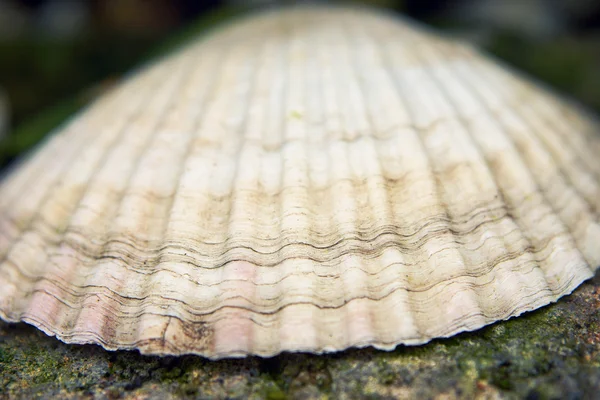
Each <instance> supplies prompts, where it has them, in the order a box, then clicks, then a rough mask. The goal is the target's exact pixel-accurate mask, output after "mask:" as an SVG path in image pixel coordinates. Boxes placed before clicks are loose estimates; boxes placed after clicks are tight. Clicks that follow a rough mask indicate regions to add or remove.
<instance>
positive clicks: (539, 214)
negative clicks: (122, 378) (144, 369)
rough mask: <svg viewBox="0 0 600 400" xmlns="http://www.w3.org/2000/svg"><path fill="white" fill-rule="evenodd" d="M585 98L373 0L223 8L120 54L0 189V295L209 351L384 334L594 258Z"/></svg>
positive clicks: (49, 319) (148, 345)
mask: <svg viewBox="0 0 600 400" xmlns="http://www.w3.org/2000/svg"><path fill="white" fill-rule="evenodd" d="M598 131H600V128H599V124H598V122H597V121H596V120H594V119H593V117H591V116H589V115H586V114H585V113H584V112H583V111H581V110H579V109H578V108H577V107H576V106H574V105H571V104H569V103H567V102H566V101H564V100H561V99H559V98H557V97H556V96H554V95H553V94H551V93H549V92H548V91H547V90H544V89H542V88H540V87H539V86H538V85H537V84H535V83H532V82H530V81H529V80H528V79H525V78H523V77H520V76H518V75H517V74H516V73H514V72H512V71H510V70H508V69H506V68H505V67H502V66H499V65H498V63H497V62H495V61H493V60H490V59H489V58H486V57H485V56H482V55H481V54H479V52H478V51H476V50H474V49H472V48H470V47H469V46H467V45H464V44H461V43H456V42H454V41H451V40H448V39H445V38H442V37H439V36H437V35H436V34H434V33H430V32H429V31H427V30H425V29H424V28H421V27H419V26H415V25H414V24H413V23H411V22H408V21H404V20H402V19H398V18H392V17H389V16H386V15H383V14H380V13H378V12H375V11H368V10H364V9H353V8H324V7H321V8H319V7H317V8H314V7H304V8H293V9H286V10H283V11H281V10H280V11H268V12H264V13H261V14H258V15H254V16H251V17H248V18H244V19H242V20H239V21H237V22H235V23H233V24H231V25H229V26H227V27H225V28H223V29H221V30H218V31H217V32H214V33H213V34H211V35H210V36H208V37H207V38H205V39H202V40H200V41H198V42H195V43H192V44H190V45H189V46H188V47H185V48H183V49H182V50H180V51H179V52H177V53H175V54H174V55H172V56H169V57H168V58H166V59H163V60H160V61H159V62H156V63H154V64H153V65H150V66H148V67H147V68H144V69H143V70H141V71H138V72H137V73H136V74H134V75H133V76H131V77H130V78H129V79H127V81H126V82H124V83H123V84H122V85H120V86H119V87H118V88H116V89H115V90H113V91H112V92H110V93H108V94H106V95H105V96H104V97H102V98H101V99H99V100H98V101H97V102H96V103H95V104H93V105H92V106H90V107H89V109H88V110H86V111H85V112H83V113H81V114H80V115H79V116H77V117H76V118H75V119H74V120H72V121H71V122H70V123H68V124H67V125H66V126H64V127H62V128H60V129H58V131H57V132H56V133H55V134H54V135H53V136H52V137H51V139H49V140H48V141H47V142H46V143H45V144H43V145H42V146H41V147H40V148H39V149H38V150H37V151H36V152H35V153H33V154H32V155H31V156H29V157H28V158H27V159H26V160H24V161H23V162H21V163H20V165H18V166H17V167H15V168H13V170H12V171H11V172H9V173H8V174H7V176H5V178H4V179H3V181H2V184H1V187H0V232H1V233H0V260H1V261H0V288H1V293H0V316H1V317H2V318H3V319H4V320H6V321H13V322H16V321H25V322H27V323H30V324H33V325H35V326H36V327H38V328H39V329H41V330H42V331H44V332H46V333H47V334H49V335H55V336H56V337H57V338H59V339H60V340H62V341H65V342H67V343H96V344H99V345H101V346H103V347H104V348H106V349H109V350H115V349H139V350H140V351H141V352H142V353H146V354H184V353H195V354H200V355H203V356H206V357H210V358H215V359H216V358H223V357H232V356H244V355H250V354H254V355H260V356H272V355H275V354H278V353H280V352H282V351H308V352H314V353H323V352H331V351H337V350H342V349H346V348H349V347H353V346H354V347H364V346H374V347H376V348H379V349H386V350H389V349H393V348H394V347H395V346H397V345H398V344H406V345H417V344H422V343H425V342H428V341H429V340H431V339H432V338H439V337H447V336H451V335H454V334H456V333H459V332H463V331H470V330H475V329H478V328H480V327H482V326H484V325H486V324H490V323H493V322H495V321H499V320H504V319H507V318H510V317H513V316H516V315H519V314H521V313H523V312H526V311H530V310H534V309H537V308H539V307H542V306H544V305H547V304H549V303H551V302H554V301H556V300H557V299H558V298H560V297H561V296H564V295H566V294H568V293H570V292H571V291H573V290H574V289H575V288H576V287H577V286H578V285H579V284H581V283H582V282H583V281H584V280H586V279H588V278H590V277H592V276H593V274H594V272H595V269H596V268H597V267H598V265H599V264H600V225H599V216H598V215H599V214H598V212H599V208H600V182H599V177H600V158H599V157H598V154H600V138H599V135H598V134H597V133H598Z"/></svg>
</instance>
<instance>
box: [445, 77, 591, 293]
mask: <svg viewBox="0 0 600 400" xmlns="http://www.w3.org/2000/svg"><path fill="white" fill-rule="evenodd" d="M454 70H455V72H456V77H457V79H458V80H459V82H461V84H462V85H463V86H464V87H465V89H466V90H468V91H469V92H470V93H471V94H472V95H473V96H475V98H476V99H478V100H480V102H481V103H482V104H483V105H484V107H485V110H486V113H487V115H489V116H491V115H492V113H493V109H492V108H491V106H490V105H489V104H488V101H487V100H486V98H485V97H483V96H482V95H481V94H480V93H479V91H478V90H477V88H475V87H473V86H472V84H469V79H465V78H464V76H463V70H460V69H457V68H456V66H454ZM469 76H470V77H471V78H473V77H474V76H476V73H475V72H471V73H470V74H469ZM486 82H489V81H486ZM490 121H491V122H492V123H494V124H495V125H496V126H497V128H498V129H500V131H501V132H503V133H504V137H505V138H506V139H507V140H508V142H509V144H510V146H511V148H512V149H513V151H514V152H515V154H517V155H518V157H519V159H520V160H521V161H522V162H523V163H524V164H525V165H528V166H531V164H530V161H528V160H527V159H526V158H525V157H524V156H523V153H522V152H521V151H520V148H519V147H518V146H517V145H516V143H515V140H514V138H513V135H512V132H511V130H510V129H509V128H508V127H505V126H504V124H503V123H501V122H500V121H497V120H495V119H493V118H490ZM488 165H489V168H492V166H491V165H490V164H489V163H488ZM492 171H493V168H492ZM523 171H525V173H526V174H527V175H528V176H529V177H530V180H531V181H532V182H533V183H534V184H535V189H536V192H537V193H539V194H541V196H542V201H543V203H544V204H545V205H546V206H547V207H548V209H549V211H550V214H549V215H554V216H556V217H558V222H559V223H560V225H561V229H562V231H563V232H564V233H566V234H567V235H568V237H569V238H570V240H571V241H572V243H575V238H574V236H573V233H572V232H571V230H570V229H569V228H568V227H567V225H566V224H565V222H564V221H563V219H562V217H561V211H563V210H564V207H566V205H565V206H564V207H561V208H558V209H557V208H556V206H555V205H553V204H551V203H550V202H549V200H548V198H547V195H546V194H545V191H543V190H542V188H541V186H540V185H541V184H540V182H539V180H538V177H537V176H535V175H534V174H532V173H531V172H530V171H531V170H523ZM525 201H526V199H525ZM523 203H524V201H521V202H520V203H516V204H512V207H510V208H513V209H515V210H518V209H520V208H521V206H522V205H523ZM513 215H514V214H513ZM513 218H514V221H515V222H516V223H517V224H519V218H518V217H516V216H514V217H513ZM542 218H544V217H542ZM540 221H541V218H540ZM533 225H534V226H535V225H537V223H536V222H534V223H533ZM520 228H521V231H522V232H524V231H525V230H524V228H523V226H522V225H521V226H520ZM522 236H523V238H524V239H525V240H527V242H529V248H530V249H533V250H534V251H533V254H535V253H537V252H536V251H535V249H536V247H537V246H534V245H533V243H531V240H530V239H529V238H528V237H527V236H525V235H522ZM556 237H557V236H551V237H550V239H549V242H547V243H546V244H545V245H544V248H546V247H547V246H548V243H550V242H551V241H552V239H553V238H556ZM572 243H571V246H570V247H571V248H572V249H574V250H576V251H577V252H578V253H579V255H580V258H581V260H586V258H585V257H584V255H583V254H582V252H581V251H580V250H579V248H578V247H577V246H573V244H572ZM540 266H541V264H540ZM586 266H587V268H589V265H587V263H586ZM544 277H545V279H546V280H547V277H546V272H545V271H544ZM586 279H587V278H586ZM578 284H579V283H578ZM552 292H553V297H554V299H553V301H555V299H556V298H557V297H558V296H559V293H564V288H561V289H556V290H554V289H553V290H552Z"/></svg>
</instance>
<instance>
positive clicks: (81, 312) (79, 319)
mask: <svg viewBox="0 0 600 400" xmlns="http://www.w3.org/2000/svg"><path fill="white" fill-rule="evenodd" d="M179 67H180V68H179V70H178V73H179V74H180V75H177V74H174V75H173V76H174V77H175V78H172V80H171V81H169V80H167V83H166V84H170V86H168V87H169V88H170V94H169V96H168V97H169V99H171V100H172V99H173V98H174V97H175V93H176V88H177V87H178V86H177V81H178V80H179V78H180V77H183V74H182V72H183V65H180V66H179ZM157 79H158V77H157ZM144 100H145V99H141V101H140V103H139V104H138V106H139V107H142V106H143V105H144V104H145V101H144ZM136 108H137V107H136ZM140 109H141V108H137V110H138V111H139V110H140ZM165 109H166V108H164V109H163V110H165ZM133 117H135V118H139V115H138V114H136V113H135V112H134V114H133ZM130 121H131V116H130V118H128V119H127V120H126V121H125V123H126V125H124V126H123V128H122V129H125V127H126V126H128V124H127V122H130ZM157 131H158V127H157V126H154V128H153V129H152V130H151V133H150V134H149V135H148V137H147V139H148V140H146V141H144V147H146V146H148V145H150V143H151V137H152V136H153V135H155V134H156V132H157ZM116 138H118V136H117V137H116ZM116 138H115V139H116ZM118 144H120V143H119V141H118V140H115V141H114V142H113V143H112V144H111V145H110V146H109V147H108V148H107V149H106V150H107V151H106V152H105V153H104V156H103V158H102V162H103V163H105V162H108V160H109V155H110V154H111V153H112V152H113V151H114V149H115V148H116V146H117V145H118ZM143 153H144V150H143V149H142V150H141V151H140V152H139V157H137V158H136V160H137V161H136V162H135V165H138V164H139V163H138V161H139V159H140V157H141V156H142V154H143ZM101 165H102V164H101ZM101 170H102V167H99V168H97V169H96V170H95V174H97V173H99V171H101ZM135 170H136V167H134V168H132V169H131V171H130V172H131V174H129V176H128V177H127V178H126V179H127V180H128V181H129V180H130V179H131V177H132V176H133V175H134V174H135ZM90 181H91V182H93V181H94V175H93V176H92V177H91V178H90ZM91 186H92V185H88V186H87V188H88V189H89V188H90V187H91ZM122 195H123V196H124V195H125V191H123V192H122ZM84 196H85V193H82V196H81V197H80V198H79V200H78V201H79V202H80V201H81V200H82V199H83V198H84ZM123 196H119V197H118V199H117V201H116V202H117V204H121V202H122V199H123ZM76 208H77V206H76ZM117 209H118V207H116V208H115V211H116V210H117ZM73 215H75V214H74V213H73V214H71V217H72V216H73ZM71 221H72V220H71V219H70V218H69V221H68V222H67V226H68V225H70V224H71ZM94 276H95V273H92V274H90V275H87V276H85V275H79V276H78V277H75V278H82V279H86V280H89V279H90V278H91V277H94ZM106 289H107V287H104V290H106ZM53 297H56V296H53ZM92 297H94V294H92V295H89V296H85V295H84V298H85V299H88V298H92ZM93 307H94V308H93V309H94V310H97V309H98V308H97V306H96V305H95V304H94V305H93ZM91 311H92V305H91V304H89V305H88V306H87V307H86V306H83V305H82V306H81V307H79V308H78V309H77V310H76V311H75V314H74V315H70V316H69V318H70V319H69V324H70V326H69V331H77V330H81V329H82V326H80V325H83V326H86V325H87V324H88V318H89V317H88V316H87V313H88V312H91ZM95 318H96V321H95V322H96V324H98V325H95V326H94V328H88V329H99V330H100V332H98V333H97V335H106V334H107V332H106V330H107V329H110V327H111V325H112V324H110V323H108V320H109V319H108V315H106V314H105V313H103V314H101V315H99V316H96V317H95ZM111 335H112V334H111V333H108V336H111Z"/></svg>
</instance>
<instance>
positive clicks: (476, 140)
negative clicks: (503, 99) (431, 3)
mask: <svg viewBox="0 0 600 400" xmlns="http://www.w3.org/2000/svg"><path fill="white" fill-rule="evenodd" d="M422 57H423V58H424V61H425V62H426V65H431V64H430V62H431V63H435V62H439V61H440V60H439V59H438V58H437V57H436V56H435V54H432V53H431V52H428V53H427V55H423V56H422ZM441 60H442V61H443V59H441ZM427 71H428V73H429V75H430V76H431V77H432V79H433V80H434V81H436V82H437V84H436V87H437V88H439V91H440V94H441V95H442V96H443V97H444V99H445V102H446V104H447V105H448V107H450V108H452V109H453V110H454V112H455V115H457V116H458V117H459V119H458V123H459V125H460V127H461V128H462V131H463V132H464V134H466V135H467V136H468V138H469V139H470V141H471V143H472V144H473V145H474V147H475V149H476V150H477V153H478V161H479V163H480V165H481V166H482V167H483V168H484V171H485V172H486V173H487V176H488V177H489V178H491V180H492V182H493V186H494V190H496V191H497V193H498V195H499V196H501V198H502V199H504V200H503V201H506V199H507V197H506V195H505V193H506V191H505V188H503V185H502V184H501V181H500V179H499V177H498V176H497V173H498V172H497V171H496V170H495V169H494V168H493V165H492V163H491V162H490V159H489V151H486V149H485V148H484V143H483V141H481V135H483V133H482V134H481V135H480V136H478V135H477V134H475V132H474V131H473V128H472V127H471V125H469V124H466V123H465V122H464V120H463V119H462V118H460V116H461V115H462V114H463V113H462V112H461V110H460V109H459V106H457V105H456V104H460V99H457V98H453V96H452V94H451V93H450V92H449V88H448V87H447V82H448V80H450V79H453V77H452V76H451V75H450V76H441V74H440V72H439V70H438V69H436V70H432V69H431V67H428V68H427ZM444 78H446V80H445V81H444ZM457 82H459V84H460V87H461V88H463V89H464V90H465V91H466V92H467V93H469V95H471V96H472V95H473V91H472V90H470V88H468V87H467V86H465V85H463V84H462V82H461V81H460V80H459V79H457ZM486 135H489V133H487V132H486ZM513 219H514V221H515V222H516V224H517V226H518V224H519V219H518V218H517V217H513ZM518 232H519V233H521V235H520V237H521V238H523V239H525V241H526V246H524V250H523V253H522V254H523V255H525V256H526V258H527V259H529V258H532V259H533V261H534V263H533V265H534V267H535V268H539V269H540V270H541V272H542V273H541V282H542V283H543V285H544V289H545V290H546V291H547V292H549V293H550V294H551V295H552V298H550V299H545V298H544V297H543V296H542V297H539V298H537V299H536V300H537V302H538V303H544V304H547V303H548V300H554V298H555V297H556V293H557V291H558V290H561V289H562V288H557V287H556V285H554V287H552V286H551V285H550V283H549V281H548V278H547V273H546V271H544V270H543V268H542V263H541V262H540V260H539V258H537V257H535V256H534V254H535V253H537V252H535V249H536V246H535V245H534V244H533V243H532V242H531V240H530V239H529V238H528V237H527V235H524V234H522V232H524V230H523V229H521V230H520V231H518ZM503 239H505V237H504V238H503ZM502 242H503V244H502V247H503V252H504V253H510V251H509V249H508V247H507V243H506V241H505V240H503V241H502ZM551 242H552V240H549V241H548V242H547V244H548V243H551ZM532 251H534V252H535V253H533V254H532ZM525 262H527V260H526V261H525ZM498 265H499V264H495V265H494V266H493V269H496V270H497V269H498ZM519 266H520V268H519ZM515 267H517V268H518V269H519V270H520V271H522V270H523V267H524V264H516V265H515ZM514 270H515V268H514V267H513V268H511V270H510V271H514ZM510 271H509V272H510ZM497 273H498V274H500V273H502V270H500V271H497ZM507 273H508V272H504V274H507ZM526 276H527V275H526ZM495 277H496V276H494V279H495ZM515 278H516V279H517V282H518V283H521V281H522V278H521V279H519V278H518V276H517V275H515ZM537 278H538V279H540V277H539V276H538V277H537ZM535 293H536V292H533V293H530V294H529V295H527V294H524V293H519V299H520V300H524V299H526V298H528V297H530V296H533V295H534V294H535ZM537 293H539V292H537ZM511 303H513V304H514V303H515V300H514V299H511ZM489 306H494V307H495V306H496V304H490V305H489ZM489 306H488V307H487V308H488V309H489ZM524 306H525V308H526V309H531V308H532V305H530V304H527V303H525V304H524ZM482 310H484V308H483V307H482ZM500 311H501V312H502V313H503V314H504V316H505V315H511V313H512V312H513V311H514V310H510V309H509V310H508V311H506V310H502V309H501V310H500ZM488 321H489V319H488Z"/></svg>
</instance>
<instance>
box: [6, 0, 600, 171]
mask: <svg viewBox="0 0 600 400" xmlns="http://www.w3.org/2000/svg"><path fill="white" fill-rule="evenodd" d="M289 3H300V2H298V1H296V2H292V1H269V0H262V1H261V0H254V1H239V0H238V1H236V0H229V1H217V0H213V1H191V0H88V1H84V0H81V1H73V0H22V1H17V0H0V136H3V137H4V139H3V140H2V141H1V142H0V143H1V144H0V168H2V167H3V166H6V165H7V164H9V163H10V161H11V160H13V159H14V158H15V157H16V156H18V154H20V153H22V152H23V151H25V150H27V149H28V148H29V147H31V146H32V145H33V144H35V143H37V142H38V141H39V140H40V139H41V138H43V136H44V135H45V134H46V133H47V132H48V131H49V130H51V129H52V128H53V127H55V126H56V125H58V124H59V123H60V122H62V121H63V120H64V119H65V118H67V117H68V116H69V115H71V114H72V113H74V112H75V111H76V110H78V109H79V108H81V107H82V106H84V105H85V104H87V103H89V102H90V101H91V100H92V99H94V98H95V97H96V96H98V95H99V94H101V93H102V92H103V91H104V90H106V89H107V88H109V87H110V86H111V85H113V84H114V83H115V82H117V81H118V79H119V78H120V77H121V76H122V75H123V74H124V73H126V72H127V71H128V70H130V69H131V68H133V67H135V66H136V65H137V64H139V63H141V62H143V61H144V60H147V59H149V58H151V57H153V56H156V55H158V54H161V53H162V52H165V51H168V49H170V48H172V47H173V46H175V45H177V44H179V43H181V42H183V41H185V40H186V39H187V38H189V37H191V36H194V35H195V34H196V33H197V32H200V31H202V30H203V29H205V28H206V27H210V26H211V25H214V24H215V23H217V22H220V21H222V20H224V19H227V18H228V17H230V16H232V15H235V14H239V13H243V12H245V11H247V10H249V9H255V8H259V7H266V6H272V5H281V4H289ZM328 3H331V1H330V2H328ZM353 3H362V4H371V5H375V6H380V7H386V8H388V9H390V10H392V11H393V12H398V13H402V14H405V15H409V16H411V17H413V18H415V19H418V20H421V21H423V22H425V23H427V24H430V25H434V26H436V27H437V28H439V29H440V30H443V31H446V32H447V33H448V34H449V35H453V36H457V37H461V38H464V39H465V40H468V41H471V42H473V43H475V44H477V45H478V46H480V47H482V48H484V49H486V50H487V51H489V52H491V53H494V54H495V55H497V56H498V57H500V58H502V59H504V60H506V62H508V63H509V64H512V65H514V66H515V67H517V68H518V69H521V70H523V71H526V72H527V73H529V74H530V75H532V76H535V77H537V78H538V79H540V80H542V81H545V82H547V83H548V84H549V85H550V86H551V87H554V88H555V89H557V90H558V91H560V92H562V93H564V94H566V95H567V96H570V97H571V98H574V99H576V100H578V101H579V102H581V103H583V104H585V105H587V106H588V107H590V108H592V109H595V110H596V111H599V110H600V73H599V72H600V1H597V0H445V1H444V0H400V1H388V0H372V1H355V2H353Z"/></svg>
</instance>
